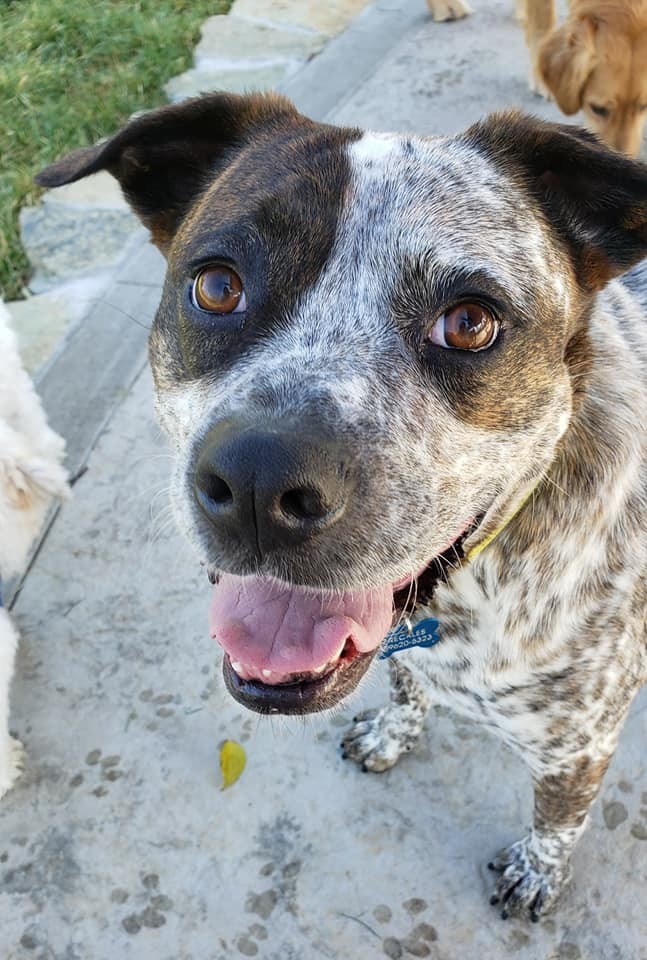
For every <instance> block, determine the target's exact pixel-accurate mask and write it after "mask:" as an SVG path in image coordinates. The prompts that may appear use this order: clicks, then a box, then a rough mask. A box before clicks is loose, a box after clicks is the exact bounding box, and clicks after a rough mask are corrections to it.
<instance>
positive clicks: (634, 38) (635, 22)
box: [427, 0, 647, 156]
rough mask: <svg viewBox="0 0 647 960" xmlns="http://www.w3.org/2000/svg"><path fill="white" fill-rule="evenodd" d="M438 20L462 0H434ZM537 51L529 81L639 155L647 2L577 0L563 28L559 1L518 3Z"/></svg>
mask: <svg viewBox="0 0 647 960" xmlns="http://www.w3.org/2000/svg"><path fill="white" fill-rule="evenodd" d="M427 4H428V6H429V9H430V10H431V13H432V15H433V18H434V20H457V19H459V18H461V17H464V16H466V15H467V14H468V13H469V12H470V10H469V8H468V7H467V6H466V5H465V4H464V3H463V2H462V0H427ZM517 15H518V16H519V19H521V20H524V21H525V35H526V45H527V47H528V51H529V53H530V63H531V80H530V87H531V89H532V90H534V91H535V92H536V93H541V94H543V95H546V96H549V97H552V98H554V99H555V101H556V102H557V105H558V106H559V108H560V110H562V111H563V112H564V113H565V114H567V115H569V116H570V115H572V114H574V113H577V111H578V110H582V111H583V113H584V117H585V120H586V123H587V126H588V127H589V128H590V129H591V130H593V132H594V133H597V134H598V135H599V136H600V137H602V139H603V140H605V141H606V142H607V143H608V144H609V145H610V146H612V147H615V149H616V150H623V151H624V152H625V153H628V154H630V155H631V156H635V155H636V154H637V153H638V152H639V150H640V145H641V142H642V136H643V128H644V125H645V119H646V118H647V0H571V3H570V12H569V16H568V19H567V20H566V21H565V22H564V23H563V24H562V25H561V26H559V27H557V26H556V17H555V4H554V0H528V2H527V4H526V8H525V10H524V9H523V0H518V2H517Z"/></svg>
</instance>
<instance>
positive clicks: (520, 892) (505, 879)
mask: <svg viewBox="0 0 647 960" xmlns="http://www.w3.org/2000/svg"><path fill="white" fill-rule="evenodd" d="M610 759H611V754H610V755H609V756H594V755H592V754H584V755H581V756H579V757H577V758H576V759H572V758H569V760H568V761H565V762H564V763H562V764H560V765H557V766H552V767H546V768H545V769H544V770H543V771H542V772H541V773H540V774H539V775H538V776H535V812H534V819H533V826H532V828H531V830H530V833H529V834H528V836H527V837H524V839H523V840H519V841H517V843H513V844H512V845H511V846H509V847H506V848H505V849H504V850H501V851H500V853H499V854H498V855H497V856H496V857H495V858H494V860H493V861H492V862H491V863H490V864H488V866H489V867H490V868H491V869H492V870H498V871H500V872H501V876H500V877H499V879H498V880H497V883H496V887H495V892H494V894H493V895H492V898H491V901H490V902H491V903H493V904H497V903H500V904H502V908H503V909H502V913H501V916H502V917H503V918H504V919H505V918H506V917H507V916H508V915H509V914H512V913H520V912H524V911H526V910H528V911H529V912H530V917H531V919H532V920H538V919H539V917H540V915H543V914H545V913H547V912H548V911H549V910H551V909H552V908H553V907H554V906H555V905H556V903H557V900H558V897H559V894H560V891H561V890H562V888H563V886H564V884H565V882H566V881H567V880H568V877H569V872H570V868H569V861H570V856H571V853H572V851H573V848H574V846H575V844H576V842H577V840H578V839H579V837H580V836H581V834H582V832H583V830H584V828H585V826H586V818H587V814H588V811H589V808H590V806H591V804H592V803H593V800H594V799H595V797H596V795H597V793H598V790H599V788H600V784H601V782H602V777H603V776H604V772H605V770H606V768H607V766H608V764H609V760H610Z"/></svg>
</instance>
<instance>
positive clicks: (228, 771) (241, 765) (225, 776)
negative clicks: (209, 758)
mask: <svg viewBox="0 0 647 960" xmlns="http://www.w3.org/2000/svg"><path fill="white" fill-rule="evenodd" d="M246 762H247V757H246V756H245V750H244V749H243V747H241V745H240V744H239V743H236V741H235V740H225V742H224V743H223V745H222V747H221V748H220V769H221V770H222V789H223V790H226V789H227V787H230V786H231V785H232V783H236V780H238V778H239V776H240V775H241V773H242V772H243V770H244V769H245V763H246Z"/></svg>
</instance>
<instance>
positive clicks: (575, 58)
mask: <svg viewBox="0 0 647 960" xmlns="http://www.w3.org/2000/svg"><path fill="white" fill-rule="evenodd" d="M596 30H597V25H596V23H595V22H594V21H593V20H591V19H590V18H589V17H579V18H577V19H573V18H570V19H569V20H567V21H566V23H564V24H562V26H561V27H557V28H556V29H554V30H552V31H551V32H550V33H549V34H548V36H547V37H546V39H545V40H544V41H543V42H542V44H541V46H540V48H539V73H540V74H541V78H542V80H543V81H544V83H545V84H546V86H547V87H548V89H549V90H550V92H551V93H552V95H553V96H554V97H555V100H556V101H557V104H558V106H559V108H560V110H561V111H562V113H565V114H566V115H567V116H571V114H573V113H577V111H578V110H579V109H580V107H581V106H582V95H583V93H584V87H585V86H586V82H587V80H588V79H589V77H590V76H591V73H592V72H593V68H594V66H595V61H596V53H595V32H596Z"/></svg>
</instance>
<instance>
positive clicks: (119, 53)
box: [0, 0, 231, 300]
mask: <svg viewBox="0 0 647 960" xmlns="http://www.w3.org/2000/svg"><path fill="white" fill-rule="evenodd" d="M230 6H231V0H0V47H1V48H2V56H1V57H0V291H1V293H2V296H3V297H4V298H5V299H7V300H12V299H16V298H18V297H20V296H21V295H22V290H23V286H24V284H25V281H26V280H27V277H28V269H29V266H28V262H27V259H26V257H25V253H24V251H23V250H22V247H21V245H20V237H19V232H18V212H19V210H20V208H21V207H22V206H25V205H28V204H33V203H34V202H35V201H36V200H37V198H38V193H39V191H38V188H37V187H35V186H34V184H33V182H32V177H33V175H34V174H35V173H36V172H37V171H38V170H39V169H40V168H41V167H42V166H44V165H45V164H47V163H49V162H51V161H52V160H54V159H56V158H57V157H59V156H61V154H64V153H66V152H67V151H69V150H72V149H73V148H74V147H79V146H85V145H86V144H89V143H93V142H94V141H96V140H98V139H99V138H100V137H104V136H106V135H107V134H109V133H111V132H112V131H114V130H115V129H116V128H117V127H118V126H119V125H120V124H121V123H123V122H124V121H125V120H126V119H127V118H128V117H129V116H130V114H131V113H133V112H134V111H135V110H142V109H145V108H147V107H154V106H157V105H159V104H160V103H163V102H164V95H163V92H162V85H163V84H164V82H165V81H166V80H168V79H169V78H170V77H172V76H175V74H177V73H182V72H183V71H184V70H186V69H187V68H188V67H189V66H190V65H191V61H192V53H193V49H194V47H195V45H196V43H197V41H198V38H199V27H200V24H201V23H202V22H203V21H204V20H205V19H206V18H207V17H208V16H211V15H213V14H216V13H226V12H227V10H228V9H229V7H230Z"/></svg>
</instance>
